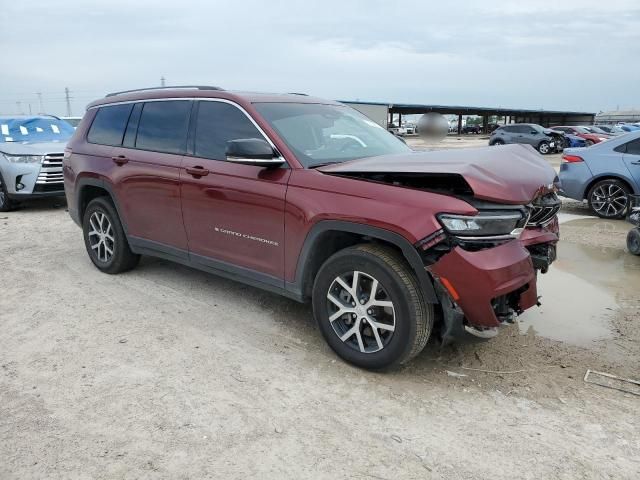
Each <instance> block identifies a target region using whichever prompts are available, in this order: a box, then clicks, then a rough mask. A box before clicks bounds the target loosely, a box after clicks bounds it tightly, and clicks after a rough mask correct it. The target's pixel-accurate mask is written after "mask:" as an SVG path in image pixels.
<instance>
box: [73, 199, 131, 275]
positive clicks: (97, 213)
mask: <svg viewBox="0 0 640 480" xmlns="http://www.w3.org/2000/svg"><path fill="white" fill-rule="evenodd" d="M82 231H83V234H84V244H85V247H86V249H87V253H88V254H89V258H91V261H92V262H93V264H94V265H95V266H96V267H97V268H98V269H99V270H100V271H102V272H104V273H110V274H114V273H121V272H126V271H127V270H131V269H132V268H134V267H135V266H136V265H137V264H138V261H139V260H140V255H136V254H134V253H133V252H132V251H131V249H130V248H129V242H128V241H127V237H126V235H125V233H124V229H123V228H122V224H121V223H120V218H119V217H118V213H117V212H116V209H115V207H114V206H113V204H112V203H111V201H110V200H109V199H108V198H107V197H98V198H95V199H93V200H91V202H90V203H89V205H88V206H87V209H86V211H85V213H84V217H83V221H82Z"/></svg>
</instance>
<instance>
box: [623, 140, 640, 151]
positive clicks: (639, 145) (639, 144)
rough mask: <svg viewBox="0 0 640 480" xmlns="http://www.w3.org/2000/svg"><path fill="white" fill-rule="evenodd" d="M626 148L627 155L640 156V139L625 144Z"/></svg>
mask: <svg viewBox="0 0 640 480" xmlns="http://www.w3.org/2000/svg"><path fill="white" fill-rule="evenodd" d="M626 147H627V149H626V153H628V154H629V155H640V139H637V140H633V141H631V142H629V143H627V144H626Z"/></svg>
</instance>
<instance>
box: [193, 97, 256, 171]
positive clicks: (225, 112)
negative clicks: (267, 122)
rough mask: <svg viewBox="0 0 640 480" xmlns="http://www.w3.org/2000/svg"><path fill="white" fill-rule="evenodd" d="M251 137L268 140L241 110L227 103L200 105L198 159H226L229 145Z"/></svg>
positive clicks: (196, 149)
mask: <svg viewBox="0 0 640 480" xmlns="http://www.w3.org/2000/svg"><path fill="white" fill-rule="evenodd" d="M247 138H257V139H260V140H264V137H263V136H262V134H261V133H260V132H259V131H258V129H257V128H256V127H255V125H254V124H253V123H252V122H251V121H250V120H249V119H248V118H247V116H246V115H245V114H244V113H242V112H241V111H240V110H239V109H238V108H237V107H234V106H233V105H229V104H228V103H224V102H206V101H203V102H200V105H199V106H198V114H197V119H196V145H195V152H194V153H195V156H196V157H203V158H210V159H213V160H226V158H227V153H226V152H227V145H228V142H230V141H232V140H239V139H247Z"/></svg>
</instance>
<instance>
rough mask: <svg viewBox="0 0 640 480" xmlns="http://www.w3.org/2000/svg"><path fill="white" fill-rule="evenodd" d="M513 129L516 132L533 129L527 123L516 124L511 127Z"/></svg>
mask: <svg viewBox="0 0 640 480" xmlns="http://www.w3.org/2000/svg"><path fill="white" fill-rule="evenodd" d="M513 131H514V132H516V133H531V132H532V131H533V129H532V128H531V127H530V126H529V125H516V126H515V127H513Z"/></svg>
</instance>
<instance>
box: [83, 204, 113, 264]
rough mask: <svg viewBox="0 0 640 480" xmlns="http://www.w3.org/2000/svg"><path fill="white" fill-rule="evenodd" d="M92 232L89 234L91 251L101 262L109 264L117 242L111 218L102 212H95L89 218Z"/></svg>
mask: <svg viewBox="0 0 640 480" xmlns="http://www.w3.org/2000/svg"><path fill="white" fill-rule="evenodd" d="M89 225H90V226H91V230H90V231H89V233H88V234H87V235H88V237H89V244H90V246H91V249H92V250H93V251H94V252H95V255H96V257H97V258H98V260H99V261H101V262H103V263H107V262H108V261H109V260H111V258H112V257H113V252H114V251H115V245H116V241H115V238H114V236H113V227H112V225H111V221H110V220H109V217H107V215H105V214H104V213H102V212H93V213H92V214H91V217H89Z"/></svg>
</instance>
